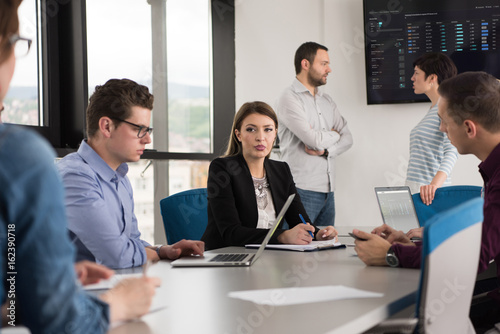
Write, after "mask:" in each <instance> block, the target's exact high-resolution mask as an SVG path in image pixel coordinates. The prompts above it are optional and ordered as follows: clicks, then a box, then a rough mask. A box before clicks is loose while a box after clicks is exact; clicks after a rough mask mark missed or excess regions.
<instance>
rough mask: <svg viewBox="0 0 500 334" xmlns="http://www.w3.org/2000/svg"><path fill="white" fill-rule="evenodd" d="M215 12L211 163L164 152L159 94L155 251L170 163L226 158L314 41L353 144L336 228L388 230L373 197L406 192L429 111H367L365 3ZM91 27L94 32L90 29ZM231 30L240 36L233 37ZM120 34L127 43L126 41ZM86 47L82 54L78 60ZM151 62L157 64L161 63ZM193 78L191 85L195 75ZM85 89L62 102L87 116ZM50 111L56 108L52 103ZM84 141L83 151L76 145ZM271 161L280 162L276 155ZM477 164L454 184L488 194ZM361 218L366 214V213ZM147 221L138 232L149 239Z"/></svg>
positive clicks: (345, 0)
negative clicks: (235, 123) (396, 189)
mask: <svg viewBox="0 0 500 334" xmlns="http://www.w3.org/2000/svg"><path fill="white" fill-rule="evenodd" d="M25 1H27V0H25ZM167 2H168V1H167ZM74 3H77V5H74ZM89 3H90V1H89ZM162 3H165V2H164V1H157V0H154V1H149V2H148V3H146V1H144V6H145V7H147V6H148V5H150V6H157V5H159V4H160V5H161V4H162ZM56 4H57V6H59V7H50V6H49V7H48V8H49V9H51V10H56V12H57V10H63V8H64V6H66V3H65V2H64V3H62V2H61V3H60V4H59V3H58V2H56ZM209 4H211V6H212V7H211V12H212V21H215V20H218V21H220V22H222V23H223V24H222V25H220V26H218V27H217V28H216V29H219V32H217V33H215V32H214V31H212V42H213V45H214V49H215V48H217V50H218V51H217V52H215V50H214V53H213V58H212V59H211V61H212V65H213V67H212V72H211V78H212V79H213V80H214V81H217V82H218V83H217V84H216V85H215V87H212V91H211V94H212V98H213V99H212V101H213V105H212V108H213V119H212V122H213V124H215V125H214V127H213V128H212V136H213V137H214V138H213V144H212V151H211V152H209V153H205V154H203V153H198V154H197V153H191V154H182V153H181V154H179V153H176V152H168V147H162V146H161V144H160V142H161V136H166V132H167V131H162V130H161V129H162V127H161V125H159V124H161V122H162V121H164V118H165V116H164V113H162V112H161V111H160V110H165V109H164V107H163V106H165V98H166V97H165V96H164V95H163V94H161V93H160V94H159V93H158V92H159V91H161V90H162V89H163V90H165V87H160V89H155V87H153V93H154V94H155V112H154V113H153V123H154V124H153V127H154V128H155V132H154V136H155V137H154V141H155V149H158V151H159V152H158V153H157V154H156V155H155V154H153V155H151V154H149V155H148V154H145V156H144V165H145V164H146V162H147V160H148V159H157V160H154V161H155V166H154V189H153V190H152V191H154V194H155V195H154V196H155V197H154V205H155V208H154V211H155V213H154V240H150V241H151V242H155V243H165V242H166V239H165V234H164V230H163V223H162V219H161V214H160V213H159V207H158V202H159V200H160V199H161V198H164V197H166V196H168V195H169V194H172V191H170V190H169V185H168V173H169V170H168V167H166V166H165V163H166V162H167V161H168V160H169V159H176V160H179V161H178V163H179V165H180V168H182V164H183V161H187V160H193V161H200V160H202V161H205V162H206V163H207V164H208V161H210V160H211V159H213V158H214V157H216V156H217V155H220V154H221V153H222V147H223V146H224V142H225V140H227V135H228V134H229V131H230V125H231V117H232V115H233V114H234V112H236V110H237V109H238V108H239V106H241V105H242V104H243V103H245V102H247V101H255V100H262V101H265V102H267V103H269V104H271V105H272V106H273V105H275V102H276V99H277V97H278V96H279V94H280V93H281V91H282V90H283V89H284V88H285V87H287V86H288V85H290V84H291V82H292V80H293V78H294V75H295V72H294V67H293V56H294V53H295V50H296V48H297V47H298V46H299V45H300V44H302V43H303V42H305V41H316V42H318V43H320V44H323V45H325V46H327V47H328V48H329V55H330V61H331V68H332V73H330V75H329V76H328V82H327V84H326V85H325V86H323V87H322V89H323V90H324V91H325V92H326V93H328V94H330V95H331V96H332V97H333V99H334V100H335V102H336V103H337V105H338V107H339V109H340V111H341V113H342V115H343V116H344V118H345V119H346V120H347V122H348V125H349V128H350V130H351V132H352V134H353V138H354V145H353V147H352V148H351V149H350V150H348V151H347V152H345V153H343V154H342V155H340V156H339V157H338V158H337V159H336V165H335V173H336V189H335V203H336V221H335V225H337V226H375V225H379V224H381V223H382V219H381V216H380V213H379V211H378V207H377V203H376V198H375V193H374V189H373V188H374V187H376V186H395V185H402V184H404V180H405V176H406V166H407V163H408V158H409V133H410V131H411V129H412V128H413V127H414V126H415V125H416V124H417V123H418V121H419V120H420V119H421V118H422V117H423V116H424V115H425V113H426V112H427V110H428V108H429V107H430V103H406V104H383V105H368V104H367V102H366V88H365V87H366V82H365V80H366V79H365V58H364V57H365V56H364V37H363V29H364V28H363V1H362V0H273V1H265V0H251V1H250V0H234V1H207V6H208V5H209ZM71 7H72V8H70V9H69V11H70V12H71V11H72V12H73V14H70V16H72V21H73V23H72V24H73V26H78V25H80V26H82V27H84V28H83V29H85V25H84V24H82V22H79V20H82V21H83V20H84V19H83V18H82V17H81V16H80V15H79V13H81V8H82V7H85V1H77V2H73V3H72V5H71ZM78 7H80V9H79V8H78ZM64 10H67V9H64ZM116 10H117V12H120V11H121V10H123V11H124V13H125V12H126V3H124V4H123V6H121V7H120V8H117V9H116ZM147 10H149V8H148V9H147ZM48 14H50V13H48ZM129 14H130V13H129ZM110 15H111V14H110ZM155 15H156V17H155ZM159 15H160V14H158V12H155V11H152V13H151V19H152V20H153V21H154V20H160V19H161V18H159V17H158V16H159ZM214 15H216V16H218V17H217V18H216V17H214ZM49 16H50V15H49ZM89 19H91V16H89V15H87V20H89ZM233 20H234V21H233ZM58 24H61V23H58ZM63 24H64V23H63ZM137 24H140V23H139V22H138V23H137ZM224 24H226V25H224ZM89 25H90V23H88V24H87V26H89ZM233 27H234V31H231V30H232V29H233ZM49 28H50V27H49ZM155 29H156V28H154V27H153V28H152V30H153V36H154V37H153V42H152V48H153V54H155V52H156V51H155V48H157V49H161V48H164V47H166V46H165V44H164V41H161V40H160V39H159V37H158V36H161V33H162V31H158V30H155ZM207 30H208V29H207ZM111 31H114V30H113V27H109V32H108V36H109V37H110V38H112V34H110V32H111ZM114 33H115V34H119V31H115V32H114ZM124 33H128V32H124ZM232 33H234V45H232V40H231V34H232ZM224 34H226V35H229V38H228V39H227V37H226V39H219V38H218V37H217V36H220V35H224ZM132 37H135V36H132ZM221 41H222V42H221ZM129 42H130V45H131V46H132V47H133V46H134V45H135V44H136V43H137V45H138V47H139V46H140V45H141V44H140V43H139V42H138V41H137V39H135V38H131V39H130V41H129ZM162 43H163V44H162ZM187 43H189V42H187ZM221 43H222V44H221ZM224 43H226V44H224ZM76 44H77V47H76V48H77V51H81V52H82V53H83V52H92V51H91V50H86V47H85V46H83V47H82V46H79V45H78V43H76ZM215 45H217V46H215ZM79 47H82V49H81V50H78V48H79ZM195 49H196V48H195ZM187 50H191V48H189V49H187ZM100 51H102V50H100ZM187 52H191V51H187ZM228 55H229V57H228ZM233 55H234V64H231V63H228V61H229V62H230V61H232V56H233ZM65 56H66V54H65V50H59V60H57V59H51V60H50V61H51V62H57V61H59V62H60V63H62V62H64V61H65V60H64V58H65ZM123 57H124V58H126V57H127V55H126V54H124V55H123ZM89 58H90V57H89ZM153 58H154V57H153ZM153 62H155V60H154V59H153ZM233 65H234V66H233ZM73 66H80V67H85V66H86V64H85V62H84V59H75V60H74V63H73ZM130 66H138V67H140V68H143V70H144V75H148V74H149V75H151V74H153V76H154V75H155V73H158V72H161V73H163V72H162V71H163V69H162V68H161V67H160V68H159V67H158V65H156V63H155V66H154V67H155V68H154V69H153V70H152V69H148V68H146V66H144V65H141V64H138V63H132V64H131V65H130ZM18 67H19V66H18ZM18 70H19V68H18ZM161 73H160V74H161ZM185 73H186V75H189V71H185ZM162 75H164V74H162ZM167 75H168V74H167ZM59 79H60V78H57V80H59ZM85 79H86V78H85ZM85 79H83V78H80V77H71V76H68V77H67V78H65V80H67V81H66V82H74V85H73V87H72V88H71V91H69V92H64V93H65V94H67V93H69V94H70V95H73V96H74V97H75V98H74V99H73V101H72V103H73V105H70V106H66V107H67V108H68V109H78V108H79V109H80V110H81V111H82V112H83V106H84V105H85V97H88V96H86V94H90V93H87V92H86V86H85V85H86V84H88V82H86V80H85ZM160 79H161V78H160ZM44 80H45V79H44ZM62 82H64V81H61V83H58V84H59V85H62ZM102 83H104V81H103V82H102ZM159 83H160V84H161V83H162V80H158V78H156V79H155V78H154V77H153V84H156V85H158V84H159ZM48 84H52V85H54V82H49V83H48ZM156 88H157V87H156ZM44 103H48V102H47V101H44ZM61 122H63V123H64V122H65V126H67V124H75V123H83V118H82V117H81V116H79V118H78V119H71V117H70V118H68V119H62V120H61ZM80 126H82V125H81V124H80ZM70 135H71V134H70ZM79 140H80V139H78V140H76V142H77V143H78V142H79ZM60 145H61V144H60ZM61 147H62V145H61V146H57V145H56V148H57V149H58V154H59V155H64V154H66V153H67V152H70V151H71V150H65V149H61ZM273 157H275V158H278V159H279V155H277V154H275V155H274V156H273ZM170 161H172V160H170ZM478 164H479V160H478V159H477V158H476V157H473V156H470V155H469V156H463V155H460V156H459V158H458V161H457V163H456V165H455V167H454V169H453V173H452V179H453V184H454V185H478V186H482V181H481V178H480V176H479V173H477V172H476V171H477V165H478ZM165 175H167V177H166V178H167V181H164V182H163V181H161V180H162V179H165ZM159 180H160V181H159ZM150 192H151V191H150ZM136 197H137V196H136ZM360 208H363V209H362V210H360ZM139 214H140V213H139ZM139 214H138V218H139V228H140V229H142V226H141V217H140V216H139Z"/></svg>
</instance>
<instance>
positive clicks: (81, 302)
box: [0, 124, 109, 333]
mask: <svg viewBox="0 0 500 334" xmlns="http://www.w3.org/2000/svg"><path fill="white" fill-rule="evenodd" d="M0 189H1V191H0V268H1V269H0V282H2V284H0V304H3V303H4V302H5V298H6V297H7V296H8V295H12V292H13V291H14V292H15V293H14V294H15V301H14V306H13V309H14V310H13V312H14V314H15V318H16V320H20V319H22V321H23V324H24V325H25V326H27V327H28V328H29V329H30V330H31V333H104V332H106V331H107V329H108V323H109V308H108V305H107V304H106V303H104V302H102V301H101V300H99V299H97V298H94V297H91V296H89V295H87V294H86V293H85V292H84V291H82V289H81V288H79V287H78V285H77V284H76V277H75V270H74V266H73V260H74V256H75V250H74V248H73V246H72V245H71V242H70V241H69V238H68V234H67V230H66V216H65V213H64V210H65V209H64V202H63V200H64V198H63V186H62V183H61V179H60V178H59V175H58V173H57V170H56V168H55V166H54V151H53V150H52V149H51V148H50V146H49V145H48V143H47V142H46V141H45V140H44V139H42V138H40V136H38V135H37V134H36V133H34V132H32V131H28V130H26V129H23V128H20V127H16V126H12V125H5V124H0ZM10 305H11V302H9V307H11V306H10ZM8 314H9V315H11V314H12V311H8ZM8 320H10V319H8ZM0 326H1V325H0Z"/></svg>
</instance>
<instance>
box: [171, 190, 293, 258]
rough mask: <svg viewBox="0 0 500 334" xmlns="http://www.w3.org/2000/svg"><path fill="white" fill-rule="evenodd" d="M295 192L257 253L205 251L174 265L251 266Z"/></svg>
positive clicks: (288, 200) (291, 196)
mask: <svg viewBox="0 0 500 334" xmlns="http://www.w3.org/2000/svg"><path fill="white" fill-rule="evenodd" d="M294 197H295V194H292V195H290V196H289V197H288V199H287V200H286V202H285V205H283V208H282V209H281V211H280V213H279V214H278V217H276V220H275V221H274V224H273V225H272V226H271V228H270V229H269V232H267V235H266V237H265V238H264V241H262V244H261V245H260V247H259V249H258V250H257V252H256V253H205V254H204V255H203V256H186V257H182V258H180V259H178V260H175V261H173V262H172V267H227V266H237V267H238V266H245V267H248V266H251V265H252V264H253V263H254V262H255V261H257V259H258V258H259V257H260V255H261V254H262V252H263V251H264V249H265V248H266V245H267V243H268V242H269V240H270V239H271V237H272V235H273V233H274V231H276V228H277V227H278V225H279V223H280V221H281V219H283V216H284V215H285V213H286V210H288V207H289V206H290V204H291V203H292V201H293V198H294Z"/></svg>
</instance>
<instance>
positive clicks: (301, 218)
mask: <svg viewBox="0 0 500 334" xmlns="http://www.w3.org/2000/svg"><path fill="white" fill-rule="evenodd" d="M299 217H300V220H302V222H303V223H304V224H306V225H307V223H306V221H305V219H304V217H302V214H300V213H299ZM308 232H309V234H310V235H311V237H312V238H313V239H314V235H313V234H312V232H311V231H308Z"/></svg>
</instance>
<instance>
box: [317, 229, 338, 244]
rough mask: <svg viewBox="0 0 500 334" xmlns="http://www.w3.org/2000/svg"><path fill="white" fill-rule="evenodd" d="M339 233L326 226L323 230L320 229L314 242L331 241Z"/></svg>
mask: <svg viewBox="0 0 500 334" xmlns="http://www.w3.org/2000/svg"><path fill="white" fill-rule="evenodd" d="M338 234H339V233H338V232H337V230H336V229H335V228H334V227H333V226H327V227H325V228H324V229H321V230H319V231H318V233H316V240H319V241H322V240H332V239H333V238H335V237H336V236H337V235H338Z"/></svg>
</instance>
